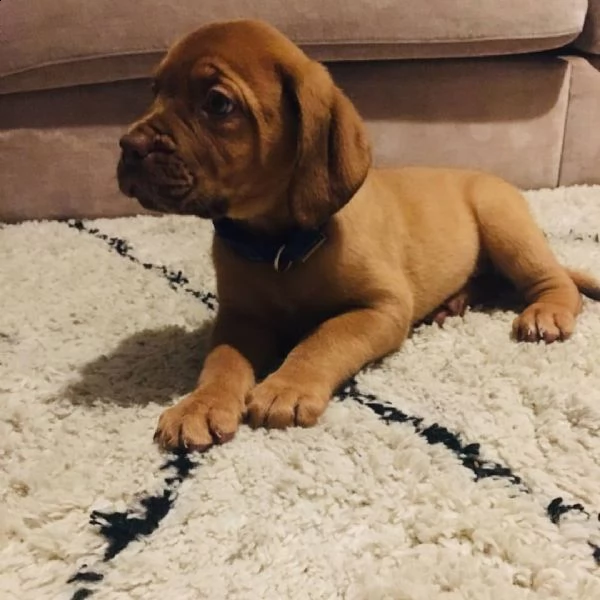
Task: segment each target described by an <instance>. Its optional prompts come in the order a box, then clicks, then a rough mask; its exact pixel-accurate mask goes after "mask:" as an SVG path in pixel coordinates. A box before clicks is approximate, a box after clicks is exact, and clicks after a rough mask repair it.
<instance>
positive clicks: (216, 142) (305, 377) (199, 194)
mask: <svg viewBox="0 0 600 600" xmlns="http://www.w3.org/2000/svg"><path fill="white" fill-rule="evenodd" d="M121 146H122V149H123V152H122V157H121V161H120V163H119V167H118V178H119V183H120V187H121V190H122V191H123V192H124V193H125V194H127V195H130V196H134V197H136V198H138V200H139V201H140V202H141V204H142V205H144V206H147V207H150V208H152V209H157V210H160V211H164V212H172V213H181V214H194V215H199V216H201V217H205V218H211V219H213V220H214V222H215V227H216V230H217V235H216V236H215V239H214V246H213V256H214V264H215V269H216V275H217V283H218V290H217V291H218V296H219V311H218V316H217V319H216V323H215V328H214V334H213V337H212V343H211V348H210V351H209V354H208V356H207V358H206V361H205V364H204V367H203V370H202V373H201V374H200V377H199V381H198V386H197V388H196V389H195V390H194V391H193V392H192V393H191V394H190V395H189V396H187V397H186V398H184V399H183V400H182V401H181V402H179V403H178V404H177V405H176V406H174V407H172V408H169V409H168V410H166V411H165V412H164V413H163V414H162V416H161V417H160V421H159V424H158V429H157V432H156V439H157V440H158V441H159V443H160V444H161V445H162V446H163V447H165V448H168V449H175V448H188V449H205V448H207V447H209V446H210V445H211V444H213V443H215V442H216V443H220V442H224V441H226V440H229V439H231V438H232V436H233V435H234V433H235V431H236V429H237V427H238V424H239V423H240V421H241V420H242V418H243V417H244V415H246V416H247V418H248V421H249V423H250V424H251V425H252V426H254V427H257V426H262V425H265V426H268V427H286V426H290V425H302V426H310V425H313V424H315V423H316V422H317V420H318V418H319V416H320V415H321V414H322V413H323V411H324V410H325V408H326V406H327V404H328V402H329V400H330V398H331V396H332V394H333V393H334V392H335V389H336V387H337V386H339V385H340V384H341V383H342V382H344V381H345V380H346V379H347V378H348V377H350V376H351V375H352V374H354V373H356V372H357V371H358V370H359V369H360V368H361V367H363V366H364V365H365V364H367V363H369V362H371V361H373V360H375V359H378V358H380V357H382V356H384V355H386V354H388V353H390V352H393V351H395V350H397V349H398V348H399V347H400V346H401V344H402V342H403V340H404V339H405V338H406V336H407V335H408V333H409V331H410V329H411V327H412V325H413V324H414V323H416V322H418V321H421V320H422V319H424V318H426V317H427V316H428V315H429V314H430V313H431V312H432V311H433V310H434V309H435V308H436V307H438V306H440V305H441V304H443V303H444V301H445V300H446V299H448V298H451V297H452V296H453V295H455V294H457V293H459V292H460V291H461V290H462V289H463V288H464V287H465V286H466V285H467V284H468V282H469V280H470V278H471V277H472V276H473V275H474V273H475V272H481V271H482V270H483V271H484V272H485V270H486V268H487V267H488V266H493V267H494V268H495V269H496V270H497V271H499V272H500V273H501V274H502V275H503V276H504V277H506V278H507V279H508V280H510V282H512V284H514V286H515V287H516V288H517V289H518V290H519V291H520V293H521V294H522V297H523V298H524V300H525V301H526V302H527V303H528V306H527V308H526V309H525V310H524V312H523V313H522V314H521V315H519V316H518V317H517V319H516V320H515V322H514V334H515V336H516V338H517V339H519V340H525V341H536V340H544V341H545V342H553V341H555V340H559V339H561V340H562V339H565V338H567V337H568V336H569V335H570V334H571V332H572V331H573V327H574V324H575V317H576V315H577V314H578V313H579V311H580V309H581V305H582V303H581V296H580V293H579V290H578V286H579V287H580V288H581V289H582V290H583V291H584V292H585V293H587V294H588V295H591V296H594V297H596V298H600V286H599V285H598V284H597V283H596V282H595V281H593V280H591V279H589V278H588V277H587V276H585V275H582V274H577V273H572V274H570V273H569V272H568V271H567V270H565V268H563V267H562V266H561V265H560V264H559V263H558V262H557V260H556V258H555V257H554V255H553V253H552V252H551V250H550V248H549V247H548V245H547V243H546V240H545V238H544V235H543V233H542V232H541V231H540V229H539V228H538V227H537V226H536V224H535V223H534V221H533V219H532V217H531V215H530V213H529V211H528V207H527V204H526V202H525V200H524V198H523V197H522V196H521V195H520V194H519V192H518V191H517V190H516V189H514V188H513V187H512V186H510V185H509V184H508V183H505V182H504V181H502V180H500V179H498V178H496V177H493V176H490V175H486V174H482V173H479V172H474V171H459V170H451V169H427V168H405V169H398V170H376V169H372V168H371V157H370V150H369V144H368V141H367V136H366V134H365V130H364V128H363V124H362V122H361V119H360V117H359V115H358V114H357V112H356V110H355V109H354V107H353V105H352V104H351V103H350V101H349V100H348V99H347V97H346V96H345V95H344V94H343V93H342V92H341V91H340V90H339V89H338V88H337V87H336V86H335V85H334V83H333V82H332V80H331V78H330V76H329V74H328V72H327V70H326V69H325V68H324V67H323V66H322V65H320V64H318V63H317V62H314V61H312V60H310V59H309V58H307V56H306V55H305V54H304V53H303V52H302V51H300V49H299V48H297V47H296V46H295V45H294V44H292V43H291V42H290V41H289V40H288V39H286V38H285V37H284V36H282V35H281V34H280V33H278V32H277V31H275V30H274V29H272V28H271V27H269V26H267V25H265V24H264V23H260V22H255V21H235V22H229V23H218V24H212V25H209V26H206V27H203V28H202V29H200V30H198V31H196V32H195V33H192V34H191V35H189V36H187V37H185V38H184V39H182V40H181V41H179V42H178V43H176V44H175V45H174V46H173V48H171V50H170V51H169V52H168V55H167V56H166V58H165V59H164V60H163V61H162V63H161V64H160V66H159V67H158V70H157V72H156V77H155V98H154V101H153V102H152V104H151V106H150V107H149V109H148V111H147V113H146V114H145V115H144V116H143V117H142V118H141V119H140V120H139V121H138V122H137V123H135V124H134V125H133V126H132V127H131V128H130V130H129V132H128V133H127V135H125V136H124V137H123V138H122V139H121ZM573 277H575V278H576V281H577V285H576V283H574V281H573ZM282 353H285V359H284V360H283V362H282V364H281V366H280V367H279V368H278V369H277V370H276V371H274V372H273V373H272V374H270V375H268V376H267V377H266V379H264V380H263V381H261V382H260V383H259V382H258V381H259V379H260V376H261V374H262V373H263V372H265V370H266V369H268V368H269V366H271V365H273V364H274V362H275V361H276V360H277V359H278V357H280V356H282Z"/></svg>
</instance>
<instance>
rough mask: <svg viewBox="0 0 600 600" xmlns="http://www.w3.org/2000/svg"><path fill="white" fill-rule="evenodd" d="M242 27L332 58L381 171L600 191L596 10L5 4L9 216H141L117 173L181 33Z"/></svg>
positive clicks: (1, 182) (1, 180)
mask: <svg viewBox="0 0 600 600" xmlns="http://www.w3.org/2000/svg"><path fill="white" fill-rule="evenodd" d="M239 17H259V18H263V19H266V20H268V21H270V22H271V23H273V24H274V25H276V26H278V27H279V28H281V29H282V30H283V32H284V33H286V34H288V35H289V36H290V37H291V38H292V39H294V40H295V41H297V42H298V43H299V44H300V45H301V46H302V47H303V48H305V50H306V51H307V52H308V53H309V54H311V55H312V56H314V57H315V58H317V59H320V60H323V61H326V62H328V63H329V65H330V68H331V71H332V73H333V75H334V77H335V78H336V79H337V81H338V82H339V84H340V85H341V86H342V87H343V88H344V89H345V90H346V91H347V92H348V94H349V95H350V97H351V98H352V99H353V100H354V101H355V103H356V105H357V106H358V108H359V110H360V111H361V113H362V115H363V116H364V118H365V120H366V121H367V123H368V127H369V130H370V133H371V137H372V142H373V147H374V152H375V160H376V163H377V164H379V165H399V164H424V163H426V164H435V165H454V166H468V167H478V168H483V169H487V170H490V171H493V172H495V173H498V174H500V175H502V176H504V177H506V178H508V179H509V180H511V181H512V182H514V183H515V184H517V185H519V186H521V187H524V188H539V187H553V186H556V185H559V184H564V185H568V184H576V183H600V127H599V125H600V72H599V71H598V68H600V0H589V2H588V0H477V1H473V0H453V1H452V2H449V1H448V0H430V1H423V0H348V1H347V2H341V1H339V0H303V2H302V3H300V2H297V3H291V2H288V1H287V0H260V1H255V2H254V3H252V2H243V1H242V0H203V1H199V0H196V1H192V0H180V1H179V2H164V1H163V0H138V1H137V2H129V3H127V2H117V1H116V0H95V1H94V2H86V1H84V0H80V1H77V0H56V1H55V2H48V1H46V0H29V1H28V2H16V1H12V2H11V1H5V2H2V3H0V158H1V160H0V219H1V220H5V221H15V220H20V219H26V218H50V217H65V216H84V217H85V216H87V217H93V216H100V215H103V216H111V215H125V214H132V213H134V212H139V207H138V206H137V204H136V203H134V202H132V201H131V200H128V199H126V198H123V197H121V196H120V195H119V193H118V191H117V186H116V182H115V176H114V171H115V162H116V159H117V153H118V147H117V140H118V137H119V135H120V133H121V132H122V131H123V129H124V127H125V126H126V124H127V123H128V122H129V121H130V120H131V119H133V118H134V117H135V116H136V115H138V114H139V112H140V111H141V110H142V108H143V107H144V106H145V104H146V103H147V101H148V100H149V98H150V93H149V86H148V81H147V77H148V75H149V73H150V71H151V69H152V67H153V65H154V64H155V63H156V62H157V60H158V59H159V58H160V57H161V55H162V54H163V52H164V51H165V49H166V48H167V47H168V46H169V45H170V44H171V43H172V42H173V41H174V40H175V39H176V38H177V37H178V36H180V35H181V34H183V33H186V32H188V31H190V30H192V29H194V28H196V27H197V26H198V25H200V24H203V23H206V22H208V21H213V20H221V19H231V18H239ZM596 55H599V56H598V58H596Z"/></svg>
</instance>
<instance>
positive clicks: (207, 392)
mask: <svg viewBox="0 0 600 600" xmlns="http://www.w3.org/2000/svg"><path fill="white" fill-rule="evenodd" d="M276 350H277V348H276V340H275V338H274V336H273V334H272V333H270V332H269V331H268V329H267V328H265V327H263V326H261V325H260V324H258V323H255V322H253V321H251V320H249V319H248V318H247V317H244V316H243V315H238V314H235V313H232V312H229V311H227V310H221V311H220V312H219V315H218V317H217V320H216V323H215V328H214V332H213V336H212V339H211V344H210V350H209V353H208V355H207V357H206V360H205V362H204V367H203V369H202V372H201V374H200V377H199V380H198V386H197V388H196V389H195V390H194V391H193V392H192V393H191V394H189V395H188V396H186V397H185V398H183V399H182V400H181V401H179V402H178V403H177V404H176V405H175V406H173V407H171V408H168V409H167V410H165V411H164V412H163V413H162V415H161V416H160V419H159V422H158V427H157V429H156V434H155V436H154V438H155V440H156V441H158V443H159V444H160V446H162V447H163V448H165V449H167V450H174V449H189V450H206V449H207V448H208V447H210V446H211V445H213V444H214V443H223V442H227V441H229V440H230V439H231V438H232V437H233V436H234V434H235V432H236V430H237V428H238V425H239V423H240V420H241V418H242V416H243V414H244V411H245V397H246V395H247V393H248V392H249V391H250V389H252V387H253V386H254V385H255V383H256V377H257V373H259V372H260V371H262V370H264V369H265V368H266V367H267V366H268V364H269V363H270V362H271V361H272V360H274V358H275V357H276Z"/></svg>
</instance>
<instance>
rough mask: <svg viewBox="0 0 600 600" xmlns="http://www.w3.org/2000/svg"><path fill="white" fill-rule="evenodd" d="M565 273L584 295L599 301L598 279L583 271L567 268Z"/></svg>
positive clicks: (599, 282) (599, 288)
mask: <svg viewBox="0 0 600 600" xmlns="http://www.w3.org/2000/svg"><path fill="white" fill-rule="evenodd" d="M567 273H568V274H569V277H570V278H571V279H572V280H573V283H574V284H575V285H576V286H577V289H578V290H579V291H580V292H581V293H582V294H583V295H584V296H587V297H588V298H591V299H592V300H596V301H598V302H600V281H598V280H597V279H595V278H594V277H592V276H591V275H590V274H589V273H584V272H583V271H574V270H573V269H567Z"/></svg>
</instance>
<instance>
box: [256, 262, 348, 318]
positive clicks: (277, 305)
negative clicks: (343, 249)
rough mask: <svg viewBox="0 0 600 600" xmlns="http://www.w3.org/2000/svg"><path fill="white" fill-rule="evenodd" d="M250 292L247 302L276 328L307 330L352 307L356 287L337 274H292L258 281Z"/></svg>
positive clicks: (310, 271) (314, 271) (303, 271)
mask: <svg viewBox="0 0 600 600" xmlns="http://www.w3.org/2000/svg"><path fill="white" fill-rule="evenodd" d="M254 284H255V285H253V286H252V287H251V288H250V289H248V290H247V294H248V296H247V301H248V302H249V303H251V304H252V305H253V307H254V309H255V310H258V311H259V312H261V313H262V314H263V315H264V314H266V315H267V316H268V317H269V319H270V320H271V321H272V322H273V324H274V325H280V326H282V327H283V328H285V329H301V330H303V329H306V328H310V327H313V326H315V325H316V324H318V323H320V322H322V321H324V320H325V319H327V318H329V317H331V316H333V315H335V314H338V313H340V312H342V311H343V310H344V309H346V308H347V307H348V306H349V305H351V304H352V297H353V296H354V294H353V290H352V288H353V286H352V285H351V282H350V281H348V280H347V279H346V278H344V277H341V276H340V275H339V274H338V273H336V272H329V273H327V272H323V271H322V270H320V269H302V268H299V269H298V270H294V269H292V270H290V271H288V272H286V273H274V272H273V273H268V274H266V275H265V276H263V277H259V278H257V279H256V280H255V281H254Z"/></svg>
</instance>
